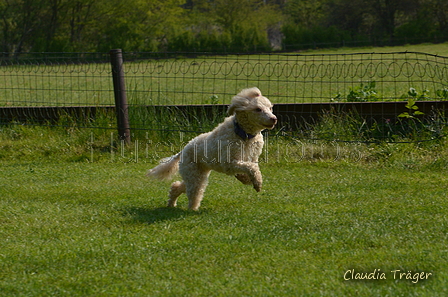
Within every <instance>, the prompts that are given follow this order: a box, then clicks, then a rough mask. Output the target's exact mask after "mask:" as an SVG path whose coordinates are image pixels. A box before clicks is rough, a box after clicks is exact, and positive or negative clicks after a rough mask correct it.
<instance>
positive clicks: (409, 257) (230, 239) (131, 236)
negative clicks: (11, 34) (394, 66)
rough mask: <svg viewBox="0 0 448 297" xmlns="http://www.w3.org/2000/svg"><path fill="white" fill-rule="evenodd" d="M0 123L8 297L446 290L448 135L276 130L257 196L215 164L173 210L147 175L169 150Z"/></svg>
mask: <svg viewBox="0 0 448 297" xmlns="http://www.w3.org/2000/svg"><path fill="white" fill-rule="evenodd" d="M0 132H1V133H0V137H1V138H0V140H1V141H0V166H1V168H2V170H1V171H0V222H1V228H0V237H1V238H2V240H1V242H0V245H1V248H0V251H1V252H0V259H1V261H0V295H1V296H235V295H237V296H303V295H308V296H353V295H362V296H385V295H393V296H445V295H446V294H447V291H448V283H447V281H446V280H447V277H448V273H447V271H448V264H447V263H448V261H447V260H448V259H447V258H448V250H447V248H446V247H447V244H448V238H447V235H448V228H447V223H446V222H447V214H448V202H447V200H446V192H447V186H446V185H447V181H448V180H447V176H446V170H447V169H448V156H447V152H448V150H447V149H446V147H447V143H446V139H445V138H443V139H440V140H438V141H432V142H427V143H415V144H377V145H373V144H372V145H359V144H346V145H343V144H341V147H340V148H336V147H335V144H334V143H327V144H325V143H315V142H308V143H305V142H304V145H305V146H304V147H303V146H297V147H294V146H291V145H286V144H285V143H284V142H282V140H281V139H280V140H273V139H271V140H270V141H269V142H268V146H267V148H266V150H265V152H264V154H263V156H262V159H261V160H262V163H260V167H261V170H262V172H263V175H264V187H263V191H262V192H261V193H256V192H255V191H254V190H253V189H252V188H251V187H248V186H243V185H242V184H240V183H239V182H238V181H236V179H234V178H233V177H229V176H225V175H222V174H217V173H213V174H212V175H211V179H210V183H209V187H208V189H207V191H206V194H205V198H204V201H203V205H202V207H201V209H200V211H199V212H191V211H188V210H187V200H186V197H185V196H182V197H181V198H180V201H179V202H180V203H179V204H180V205H179V207H178V208H176V209H168V208H165V202H166V198H167V191H168V188H169V182H158V181H148V180H147V179H146V177H145V176H144V174H145V172H146V170H147V169H149V168H151V167H153V166H154V165H155V164H156V163H157V159H158V158H159V157H164V156H167V155H168V154H169V151H170V150H171V149H172V148H171V147H168V146H166V145H165V146H157V145H156V144H154V143H152V144H151V145H150V146H149V147H145V145H143V144H142V145H140V146H135V145H131V146H128V147H126V146H125V147H119V146H117V147H113V146H112V147H108V139H107V133H106V134H105V135H104V137H103V138H101V135H96V134H95V135H94V136H95V138H96V140H95V141H94V142H92V132H90V131H88V130H83V129H80V130H77V129H74V130H70V129H64V128H51V127H27V126H18V125H13V126H9V127H7V126H3V127H2V128H1V131H0ZM101 139H102V142H101ZM176 145H177V144H176ZM148 151H149V155H147V154H146V153H147V152H148ZM353 270H354V276H353V277H352V274H351V271H353ZM398 270H400V271H399V272H397V271H398ZM375 271H376V272H375ZM392 271H395V277H394V273H393V272H392ZM380 272H381V273H384V276H383V278H386V279H378V278H381V274H380ZM408 272H411V273H410V274H408ZM422 272H424V273H425V274H424V275H425V276H426V273H427V274H428V278H427V279H425V280H423V279H420V278H419V279H417V278H415V277H416V275H417V276H420V273H422ZM356 273H364V274H366V273H367V275H369V274H373V273H375V274H373V276H374V277H375V278H377V279H371V280H358V279H352V278H354V277H356ZM397 273H398V274H397ZM399 273H404V275H403V276H402V278H401V279H400V274H399ZM429 274H430V275H429ZM407 276H408V277H410V278H411V279H406V277H407ZM425 278H426V277H425Z"/></svg>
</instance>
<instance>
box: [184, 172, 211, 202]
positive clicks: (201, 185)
mask: <svg viewBox="0 0 448 297" xmlns="http://www.w3.org/2000/svg"><path fill="white" fill-rule="evenodd" d="M209 175H210V171H207V172H202V173H201V175H200V176H194V177H191V178H190V179H189V180H187V181H185V183H186V192H187V196H188V208H190V209H192V210H198V209H199V206H200V205H201V201H202V198H203V197H204V192H205V188H206V187H207V183H208V176H209Z"/></svg>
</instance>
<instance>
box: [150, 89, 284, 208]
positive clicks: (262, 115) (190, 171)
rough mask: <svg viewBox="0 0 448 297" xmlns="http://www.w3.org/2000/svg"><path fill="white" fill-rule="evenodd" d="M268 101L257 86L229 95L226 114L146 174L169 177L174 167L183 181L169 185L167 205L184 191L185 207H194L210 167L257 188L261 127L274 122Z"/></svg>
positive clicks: (170, 204) (259, 179)
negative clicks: (207, 130)
mask: <svg viewBox="0 0 448 297" xmlns="http://www.w3.org/2000/svg"><path fill="white" fill-rule="evenodd" d="M272 107H273V105H272V103H271V102H270V101H269V100H268V98H266V97H264V96H262V95H261V92H260V90H259V89H258V88H250V89H244V90H242V91H241V92H240V93H239V94H238V95H236V96H235V97H233V99H232V102H231V104H230V106H229V109H228V113H229V115H230V116H229V117H227V118H226V119H225V120H224V122H223V123H221V124H219V125H218V126H217V127H216V128H215V129H214V130H213V131H211V132H208V133H204V134H201V135H199V136H197V137H196V138H194V139H193V140H191V141H190V142H189V143H188V144H187V145H186V146H185V147H184V149H183V150H182V151H181V152H180V153H178V154H176V155H174V156H172V157H169V158H165V159H163V160H162V161H161V162H160V165H158V166H157V167H155V168H153V169H151V170H150V171H149V172H148V174H147V176H149V177H154V178H158V179H169V178H171V177H172V176H173V175H174V174H175V173H176V172H177V171H178V170H179V172H180V175H181V176H182V178H183V181H176V182H174V183H173V184H172V185H171V190H170V193H169V200H168V206H169V207H175V206H176V202H177V198H178V197H179V195H181V194H182V193H186V194H187V196H188V200H189V205H188V207H189V208H190V209H192V210H198V208H199V206H200V203H201V200H202V197H203V195H204V191H205V188H206V187H207V182H208V176H209V175H210V171H211V170H215V171H218V172H222V173H226V174H228V175H235V177H236V178H237V179H238V180H239V181H241V182H242V183H243V184H246V185H250V184H252V185H253V187H254V189H255V190H256V191H257V192H259V191H260V190H261V185H262V176H261V172H260V169H259V167H258V158H259V156H260V154H261V152H262V149H263V144H264V142H263V136H262V135H261V131H262V130H264V129H272V128H274V126H275V124H276V123H277V118H276V116H275V115H274V114H273V113H272Z"/></svg>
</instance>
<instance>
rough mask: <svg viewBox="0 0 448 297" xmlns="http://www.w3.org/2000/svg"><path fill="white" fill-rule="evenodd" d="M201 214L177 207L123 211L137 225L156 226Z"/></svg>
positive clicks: (141, 208)
mask: <svg viewBox="0 0 448 297" xmlns="http://www.w3.org/2000/svg"><path fill="white" fill-rule="evenodd" d="M198 214H199V212H195V211H192V210H185V209H182V208H177V207H158V208H145V207H128V208H126V209H124V210H123V215H124V216H127V217H131V219H132V220H133V221H134V222H136V223H144V224H154V223H157V222H163V221H173V220H179V219H182V218H185V217H187V216H194V215H198Z"/></svg>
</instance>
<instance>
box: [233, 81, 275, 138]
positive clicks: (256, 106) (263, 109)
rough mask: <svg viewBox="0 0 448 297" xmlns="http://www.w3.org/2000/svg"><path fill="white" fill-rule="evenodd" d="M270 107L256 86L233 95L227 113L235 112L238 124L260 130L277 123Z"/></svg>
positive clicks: (270, 104) (269, 103)
mask: <svg viewBox="0 0 448 297" xmlns="http://www.w3.org/2000/svg"><path fill="white" fill-rule="evenodd" d="M272 107H273V105H272V103H271V101H269V99H268V98H266V97H264V96H262V95H261V91H260V90H259V89H258V88H250V89H244V90H242V91H241V92H240V93H239V94H238V95H236V96H235V97H233V99H232V102H231V104H230V106H229V109H228V111H227V112H228V113H229V115H234V114H235V116H236V118H237V120H238V122H239V123H240V124H242V125H245V126H248V125H250V126H251V129H255V130H260V131H261V130H264V129H272V128H274V126H275V124H276V123H277V117H276V116H275V115H274V114H273V113H272Z"/></svg>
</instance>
